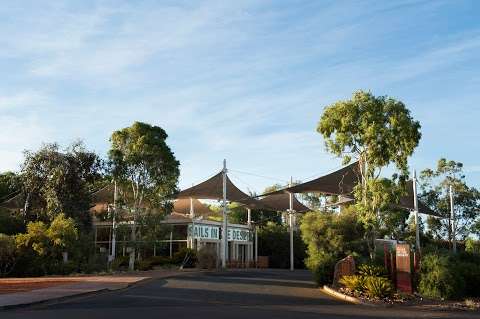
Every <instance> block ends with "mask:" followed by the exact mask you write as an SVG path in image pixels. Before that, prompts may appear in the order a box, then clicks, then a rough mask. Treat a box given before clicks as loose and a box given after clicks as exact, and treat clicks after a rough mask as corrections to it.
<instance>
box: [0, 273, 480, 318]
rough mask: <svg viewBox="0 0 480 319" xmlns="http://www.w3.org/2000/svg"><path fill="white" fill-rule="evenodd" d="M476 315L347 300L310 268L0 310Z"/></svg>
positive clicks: (198, 279)
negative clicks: (322, 285) (327, 290)
mask: <svg viewBox="0 0 480 319" xmlns="http://www.w3.org/2000/svg"><path fill="white" fill-rule="evenodd" d="M471 315H472V314H468V313H461V312H460V313H453V314H452V313H445V312H433V313H429V312H422V311H412V310H405V309H397V308H372V307H367V306H357V305H351V304H346V303H343V302H340V301H337V300H334V299H332V298H330V297H329V296H327V295H324V294H323V293H322V292H321V291H320V290H319V289H317V288H316V287H315V285H314V284H313V282H312V280H311V276H310V274H309V273H308V272H306V271H296V272H294V273H291V272H288V271H271V270H264V271H260V270H259V271H227V272H219V273H191V274H182V275H180V276H176V277H172V278H168V279H157V280H152V281H149V282H146V283H142V284H139V285H137V286H134V287H132V288H129V289H126V290H122V291H117V292H108V293H103V294H98V295H93V296H88V297H83V298H80V297H79V298H76V299H72V300H69V301H66V302H63V303H57V304H53V305H43V306H35V307H30V308H24V309H16V310H9V311H3V312H0V318H1V319H9V318H62V319H63V318H65V319H76V318H82V319H96V318H102V319H107V318H114V319H123V318H125V319H126V318H128V319H143V318H171V319H180V318H191V319H193V318H212V319H216V318H219V319H220V318H222V319H223V318H226V319H235V318H242V319H247V318H248V319H254V318H263V319H265V318H276V319H277V318H464V317H466V316H471ZM477 318H478V317H477Z"/></svg>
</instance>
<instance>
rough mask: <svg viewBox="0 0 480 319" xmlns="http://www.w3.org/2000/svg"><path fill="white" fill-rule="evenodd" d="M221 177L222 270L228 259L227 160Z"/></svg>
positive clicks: (224, 162) (224, 161)
mask: <svg viewBox="0 0 480 319" xmlns="http://www.w3.org/2000/svg"><path fill="white" fill-rule="evenodd" d="M222 177H223V201H222V208H223V214H222V215H223V227H222V242H223V245H222V268H226V267H227V259H228V238H227V237H228V231H227V227H228V222H227V160H225V159H224V160H223V170H222Z"/></svg>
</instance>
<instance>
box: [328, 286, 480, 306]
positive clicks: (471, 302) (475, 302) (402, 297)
mask: <svg viewBox="0 0 480 319" xmlns="http://www.w3.org/2000/svg"><path fill="white" fill-rule="evenodd" d="M328 289H330V290H333V291H335V292H336V293H338V294H340V295H344V296H346V297H347V298H342V299H343V300H346V301H350V302H354V303H357V304H363V305H371V306H383V307H389V306H406V307H415V308H419V309H425V310H439V311H451V310H463V311H480V298H468V299H465V300H463V301H459V300H457V301H455V300H437V299H428V298H424V297H422V296H420V295H419V294H413V295H410V294H402V293H394V294H393V295H392V296H390V297H385V298H370V297H368V296H367V295H365V294H362V293H358V292H355V291H352V290H351V289H348V288H332V287H328ZM348 297H350V298H348ZM352 298H353V299H352Z"/></svg>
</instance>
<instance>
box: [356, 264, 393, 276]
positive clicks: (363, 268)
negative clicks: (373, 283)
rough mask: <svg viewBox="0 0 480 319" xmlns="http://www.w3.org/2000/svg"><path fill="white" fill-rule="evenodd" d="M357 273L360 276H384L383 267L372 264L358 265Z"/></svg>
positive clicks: (385, 273)
mask: <svg viewBox="0 0 480 319" xmlns="http://www.w3.org/2000/svg"><path fill="white" fill-rule="evenodd" d="M358 273H359V274H360V275H362V276H373V277H386V276H387V272H386V270H385V267H383V266H378V265H374V264H362V265H360V266H358Z"/></svg>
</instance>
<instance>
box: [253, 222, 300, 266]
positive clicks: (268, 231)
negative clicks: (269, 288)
mask: <svg viewBox="0 0 480 319" xmlns="http://www.w3.org/2000/svg"><path fill="white" fill-rule="evenodd" d="M293 246H294V250H295V255H294V266H295V268H304V267H305V266H304V263H303V260H304V259H305V250H306V247H305V244H304V242H303V240H302V238H301V236H300V234H299V233H298V232H295V233H294V237H293ZM258 254H259V255H260V256H269V265H270V267H272V268H289V267H290V233H289V230H288V228H287V227H286V226H284V225H280V224H277V223H274V222H267V224H266V225H265V226H264V227H260V228H259V229H258Z"/></svg>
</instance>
